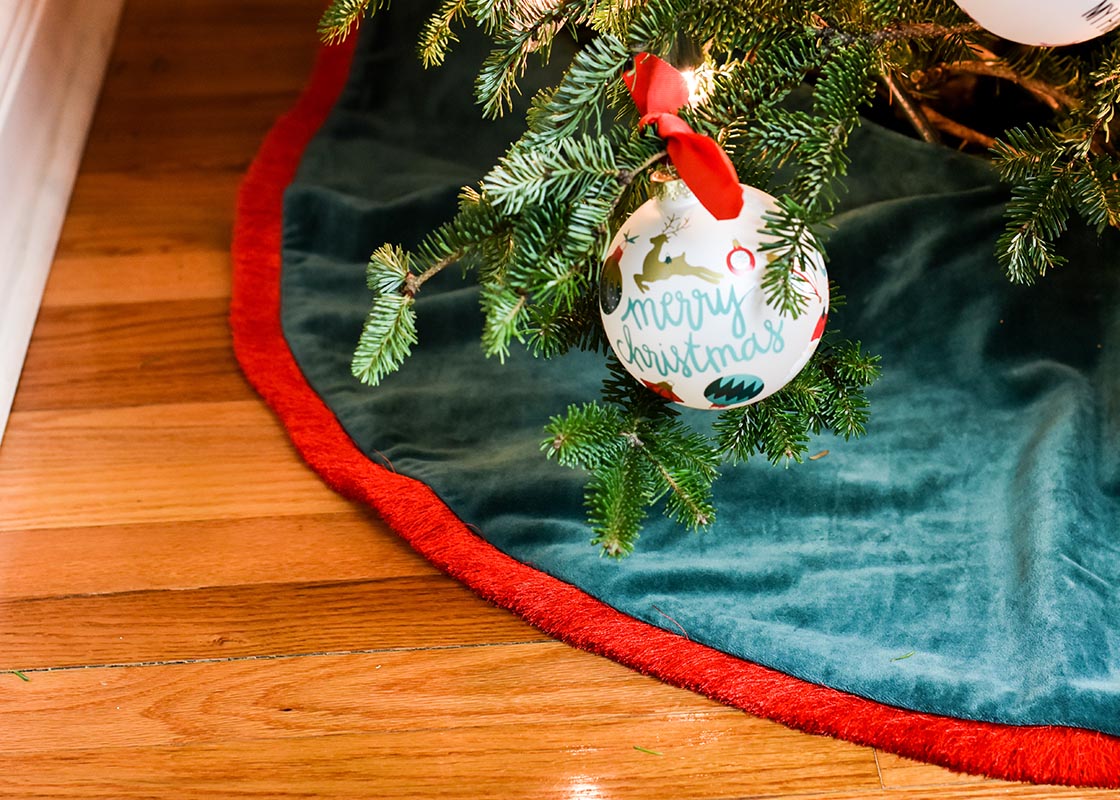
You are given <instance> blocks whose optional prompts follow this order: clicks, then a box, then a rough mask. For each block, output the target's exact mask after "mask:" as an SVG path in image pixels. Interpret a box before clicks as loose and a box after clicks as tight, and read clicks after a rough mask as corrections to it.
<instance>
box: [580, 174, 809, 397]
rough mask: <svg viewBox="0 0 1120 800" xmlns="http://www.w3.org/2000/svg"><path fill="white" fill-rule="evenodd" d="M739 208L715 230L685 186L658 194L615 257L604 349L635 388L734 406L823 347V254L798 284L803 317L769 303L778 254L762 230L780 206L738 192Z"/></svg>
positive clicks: (764, 391) (610, 259) (616, 245)
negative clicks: (767, 286)
mask: <svg viewBox="0 0 1120 800" xmlns="http://www.w3.org/2000/svg"><path fill="white" fill-rule="evenodd" d="M739 196H740V197H741V198H742V201H743V202H742V209H741V211H740V212H739V214H738V215H737V216H736V217H734V218H733V219H728V220H718V219H716V218H715V217H714V216H713V215H712V214H711V213H710V212H709V211H708V210H707V209H705V208H704V207H703V206H702V205H701V204H700V202H699V200H698V199H697V198H696V196H695V194H694V193H693V192H691V191H690V190H689V188H688V187H687V186H685V185H684V183H683V181H680V180H672V181H669V182H666V183H663V184H662V185H661V191H660V194H659V196H656V197H654V198H653V199H651V200H648V201H647V202H645V203H644V204H642V205H641V206H640V207H639V208H638V210H637V211H635V212H634V214H633V215H632V216H631V217H630V218H629V219H628V220H627V221H626V222H625V223H623V225H622V227H621V228H620V230H619V232H618V234H617V235H616V236H615V237H614V240H613V241H612V242H611V244H610V246H609V247H608V249H607V258H606V260H605V262H604V264H603V270H602V275H601V278H600V284H599V306H600V312H601V314H602V318H603V328H604V330H605V331H606V334H607V340H608V341H609V342H610V345H611V348H612V349H613V350H614V353H615V355H616V356H617V357H618V359H619V361H621V362H622V364H623V365H624V366H625V367H626V369H627V371H629V372H630V374H631V375H633V376H634V377H635V378H636V379H637V380H639V381H640V382H641V383H643V384H644V385H645V386H647V387H648V388H649V389H651V390H652V391H654V392H657V393H658V394H660V395H661V396H662V397H665V398H666V399H668V400H671V401H673V402H676V403H681V404H682V405H686V406H691V407H693V408H730V407H733V406H741V405H746V404H748V403H754V402H757V401H759V400H762V399H763V398H764V397H768V396H769V395H771V394H773V393H774V392H776V391H778V390H779V389H780V388H782V387H783V386H785V385H786V384H787V383H789V381H790V380H792V379H793V377H794V376H796V375H797V373H798V372H800V371H801V369H802V368H803V367H804V366H805V364H806V362H808V360H809V358H810V356H812V355H813V352H814V351H815V350H816V349H817V344H818V342H819V341H820V338H821V334H822V333H823V332H824V325H825V321H826V319H827V317H828V275H827V274H826V272H825V267H824V261H823V259H822V258H820V257H819V255H818V256H817V257H816V258H815V259H812V264H811V268H810V269H808V270H806V271H805V272H798V273H796V274H795V285H796V287H797V288H798V290H799V291H800V292H801V294H802V296H803V297H804V298H805V301H806V303H805V308H804V310H803V311H802V313H801V314H800V315H799V316H798V317H797V318H796V319H794V318H793V317H791V316H788V315H783V314H782V313H780V312H779V311H778V310H776V309H774V308H772V307H770V306H769V305H767V303H766V299H765V292H764V291H763V289H762V277H763V275H764V274H765V272H766V270H767V268H768V265H769V263H770V257H771V256H772V255H773V254H772V253H770V252H762V251H761V246H762V245H763V244H765V243H766V242H767V241H769V240H768V239H767V238H766V237H765V236H764V235H763V234H761V233H760V232H759V231H760V229H761V228H762V227H763V224H764V222H763V218H762V217H763V214H765V213H767V212H769V211H773V210H775V209H776V208H777V206H776V204H775V202H774V198H773V197H771V196H770V195H768V194H766V193H765V192H762V191H759V190H758V189H755V188H753V187H750V186H744V185H742V184H740V185H739Z"/></svg>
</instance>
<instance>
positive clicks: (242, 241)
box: [230, 44, 1120, 788]
mask: <svg viewBox="0 0 1120 800" xmlns="http://www.w3.org/2000/svg"><path fill="white" fill-rule="evenodd" d="M352 50H353V45H352V44H350V45H344V46H341V47H333V48H324V49H323V50H322V51H321V52H320V55H319V57H318V60H317V62H316V65H315V69H314V72H313V74H312V77H311V79H310V81H309V83H308V85H307V87H306V88H305V89H304V91H303V94H302V95H301V96H300V98H299V100H298V101H297V103H296V104H295V106H293V108H292V109H291V111H289V112H288V113H287V114H285V115H284V116H283V117H281V118H280V119H279V120H278V121H277V122H276V124H275V126H274V127H273V128H272V130H271V131H270V132H269V134H268V136H267V138H266V139H265V141H264V143H263V145H262V146H261V148H260V151H259V152H258V154H257V156H256V159H255V160H254V161H253V163H252V165H251V166H250V168H249V170H248V172H247V174H246V176H245V178H244V180H243V182H242V185H241V188H240V192H239V196H238V201H237V212H236V219H235V223H234V231H233V245H232V260H233V295H232V301H231V304H230V323H231V327H232V330H233V340H234V350H235V352H236V355H237V360H238V361H239V362H240V364H241V367H242V369H243V370H244V372H245V374H246V376H247V377H248V379H249V381H250V382H251V383H252V385H253V386H254V388H255V389H256V390H257V391H258V392H259V393H260V394H261V396H262V397H263V398H264V399H265V401H266V402H267V403H268V404H269V406H271V407H272V409H273V410H274V411H275V412H276V414H277V415H278V416H279V417H280V420H281V422H282V423H283V424H284V426H285V427H286V428H287V430H288V433H289V435H290V437H291V439H292V442H293V443H294V444H295V447H296V448H297V450H298V451H299V453H300V455H301V456H302V457H303V458H304V459H305V460H306V461H307V463H308V464H309V465H310V466H311V467H312V468H313V469H314V470H315V471H316V472H318V473H319V475H320V476H321V477H322V478H323V479H324V480H325V481H326V482H327V483H328V484H329V485H330V486H332V487H333V488H334V489H335V490H337V491H338V492H340V493H341V494H343V495H345V496H346V497H349V498H351V499H353V500H356V501H359V502H362V503H365V504H368V505H369V506H371V507H372V508H373V509H374V510H376V511H377V513H378V514H380V515H381V517H382V518H383V519H384V520H385V522H386V523H387V524H388V525H389V526H390V527H392V528H393V530H395V531H396V532H397V533H398V534H400V535H401V536H402V537H403V538H404V539H405V540H407V541H408V542H409V543H410V544H411V545H412V547H413V548H415V549H416V550H417V551H418V552H419V553H420V554H422V555H423V556H424V557H425V558H427V559H428V560H429V561H431V562H432V563H433V564H434V565H436V566H437V567H438V568H439V569H441V570H443V571H444V572H446V573H447V574H449V575H451V576H453V577H454V578H456V579H458V580H460V581H462V582H463V583H465V584H466V585H467V586H469V587H470V588H471V589H473V590H474V591H475V592H476V593H478V594H479V595H480V596H482V597H484V598H486V599H487V600H489V601H491V602H493V603H496V604H497V605H500V606H503V607H505V608H507V609H509V610H511V611H513V612H514V613H516V614H518V615H519V616H521V617H522V618H524V619H525V620H526V621H528V622H529V623H530V624H532V625H533V626H534V627H536V628H538V629H540V630H541V631H543V632H545V633H547V634H549V635H551V636H554V637H556V638H558V639H561V640H563V641H564V642H567V643H568V644H570V645H573V646H575V647H579V648H581V649H584V650H587V651H590V652H593V653H597V654H599V655H602V656H605V657H607V658H610V659H613V660H615V661H618V662H619V663H622V664H625V665H626V666H628V667H630V668H632V669H635V670H638V671H640V672H643V673H645V674H648V675H652V676H654V677H657V678H659V679H660V680H662V681H665V682H666V683H670V684H673V685H675V686H679V687H683V688H686V689H690V690H692V691H695V692H698V693H700V694H704V695H707V696H708V697H711V698H713V699H715V700H718V701H720V702H723V703H726V704H728V705H732V706H736V707H738V708H741V709H742V710H744V711H747V712H749V713H751V714H754V715H756V716H760V717H766V718H768V719H772V720H775V721H777V722H781V723H782V724H784V725H787V726H789V727H791V728H796V729H798V730H802V731H805V732H808V733H814V734H826V735H830V736H834V737H837V738H840V739H845V740H847V741H850V742H854V743H856V744H861V745H868V746H874V747H879V748H881V749H883V750H887V751H890V752H892V753H897V754H899V755H902V756H906V757H909V758H914V759H918V760H921V761H926V762H930V763H933V764H939V765H942V766H946V767H950V768H953V769H957V770H960V771H963V772H971V773H976V774H980V775H987V776H990V777H994V778H1002V779H1005V780H1018V781H1031V782H1035V783H1057V784H1068V785H1075V786H1097V787H1104V788H1120V738H1118V737H1114V736H1109V735H1106V734H1103V733H1099V732H1096V731H1089V730H1084V729H1080V728H1069V727H1059V726H1022V727H1020V726H1011V725H1000V724H994V723H986V722H974V721H969V720H960V719H954V718H951V717H942V716H935V715H932V714H923V713H918V712H913V711H906V710H902V709H899V708H894V707H892V706H887V705H883V704H881V703H876V702H874V701H871V700H866V699H864V698H861V697H857V696H855V695H851V694H846V693H844V692H840V691H837V690H835V689H829V688H827V687H823V686H818V685H816V684H812V683H807V682H805V681H802V680H800V679H798V678H794V677H791V676H789V675H785V674H783V673H780V672H777V671H775V670H771V669H768V668H766V667H762V666H759V665H757V664H753V663H751V662H748V661H743V660H741V659H738V658H735V657H733V656H730V655H727V654H725V653H721V652H719V651H717V650H714V649H712V648H710V647H707V646H705V645H701V644H698V643H696V642H692V641H690V640H688V639H686V638H684V637H682V636H678V635H676V634H673V633H669V632H667V631H664V630H661V629H660V628H656V627H653V626H651V625H648V624H646V623H644V622H641V621H639V620H636V619H634V618H632V617H629V616H627V615H625V614H623V613H621V612H619V611H616V610H615V609H613V608H611V607H610V606H607V605H605V604H603V603H601V602H599V601H598V600H595V599H594V598H592V597H590V596H589V595H587V594H585V593H584V592H583V591H581V590H580V589H578V588H576V587H574V586H572V585H570V584H567V583H564V582H562V581H560V580H557V579H556V578H553V577H550V576H549V575H546V574H544V573H542V572H539V571H537V570H535V569H533V568H531V567H528V566H526V565H525V564H522V563H521V562H519V561H516V560H514V559H512V558H510V557H509V556H507V555H505V554H503V553H501V552H500V551H498V550H497V549H495V548H494V547H493V546H491V545H490V544H488V543H487V542H485V541H484V540H482V539H481V538H479V537H478V536H476V535H475V534H474V533H473V532H472V531H471V530H470V529H469V528H468V527H467V526H466V525H465V524H464V523H463V522H462V521H461V520H460V519H459V518H458V517H456V515H455V514H454V512H452V511H451V509H449V508H448V507H447V506H445V505H444V504H443V503H442V502H441V501H440V500H439V499H438V498H437V497H436V496H435V494H434V493H433V492H432V491H431V489H429V488H428V487H427V486H426V485H424V484H423V483H420V482H419V481H416V480H413V479H411V478H407V477H404V476H402V475H398V474H396V473H394V472H391V471H389V470H387V469H384V468H382V467H380V466H378V465H377V464H374V463H373V462H371V461H370V460H369V459H367V458H366V456H365V455H364V454H363V453H362V452H361V451H359V450H358V449H357V447H356V446H355V445H354V443H353V442H352V441H351V440H350V438H349V437H348V436H347V435H346V433H345V431H344V430H343V429H342V427H341V426H340V425H339V423H338V421H337V420H336V419H335V417H334V414H333V413H332V412H331V410H330V409H329V408H328V407H327V406H326V405H325V404H324V403H323V401H322V400H321V399H320V398H319V396H318V395H317V394H316V393H315V391H314V390H313V389H312V388H311V386H310V385H309V384H308V383H307V382H306V380H305V379H304V377H303V374H302V373H301V372H300V369H299V367H298V366H297V364H296V361H295V359H294V357H293V355H292V353H291V351H290V350H289V349H288V345H287V342H286V340H285V339H284V335H283V332H282V330H281V326H280V280H279V276H280V266H281V264H280V247H281V232H282V220H281V211H282V200H283V193H284V189H285V188H286V187H287V186H288V184H289V183H290V182H291V181H292V179H293V177H294V175H295V172H296V168H297V166H298V164H299V161H300V158H301V156H302V153H303V150H304V148H305V147H306V146H307V144H308V142H309V141H310V140H311V138H312V137H313V136H314V134H315V132H316V131H317V130H318V129H319V127H320V126H321V125H322V123H323V121H324V120H325V119H326V117H327V115H328V113H329V112H330V109H331V107H332V106H333V105H334V102H335V100H336V99H337V97H338V95H339V93H340V92H341V90H342V87H343V85H344V83H345V80H346V77H347V72H348V68H349V63H350V56H351V53H352Z"/></svg>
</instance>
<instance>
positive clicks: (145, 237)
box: [57, 170, 241, 257]
mask: <svg viewBox="0 0 1120 800" xmlns="http://www.w3.org/2000/svg"><path fill="white" fill-rule="evenodd" d="M240 180H241V176H240V175H238V174H237V173H235V172H230V171H226V170H215V171H205V172H204V171H199V170H187V171H183V172H176V173H170V172H162V173H147V172H143V173H122V172H106V173H91V172H86V171H82V172H81V173H79V175H78V180H77V181H76V182H75V184H74V195H73V197H72V198H71V200H70V212H69V215H68V216H67V218H66V222H65V224H64V225H63V227H62V236H61V238H60V240H59V243H58V251H57V254H58V255H59V256H61V257H73V256H77V255H101V256H105V255H113V256H119V255H134V254H138V253H168V252H171V251H174V250H184V249H185V250H188V251H191V250H206V251H210V252H228V249H229V243H230V235H231V231H232V228H233V207H234V198H235V196H236V193H237V186H238V184H239V183H240Z"/></svg>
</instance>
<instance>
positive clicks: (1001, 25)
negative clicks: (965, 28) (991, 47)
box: [956, 0, 1120, 47]
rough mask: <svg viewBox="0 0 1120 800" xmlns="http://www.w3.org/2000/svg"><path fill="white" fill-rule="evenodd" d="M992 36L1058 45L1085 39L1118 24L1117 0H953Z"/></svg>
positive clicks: (1034, 43)
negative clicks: (992, 34)
mask: <svg viewBox="0 0 1120 800" xmlns="http://www.w3.org/2000/svg"><path fill="white" fill-rule="evenodd" d="M956 2H957V5H958V6H960V7H961V8H962V9H963V10H964V11H965V12H966V13H967V14H968V15H969V16H970V17H972V18H973V19H974V20H976V21H977V22H978V23H980V24H981V25H983V26H984V27H985V28H987V29H988V30H989V31H991V32H992V33H994V34H995V35H996V36H1000V37H1002V38H1004V39H1010V40H1011V41H1013V42H1020V43H1022V44H1033V45H1041V46H1044V47H1058V46H1061V45H1066V44H1076V43H1077V42H1086V41H1088V40H1089V39H1094V38H1096V37H1097V36H1101V35H1103V34H1105V33H1108V32H1109V31H1110V30H1112V29H1113V28H1115V27H1117V26H1120V1H1118V0H956Z"/></svg>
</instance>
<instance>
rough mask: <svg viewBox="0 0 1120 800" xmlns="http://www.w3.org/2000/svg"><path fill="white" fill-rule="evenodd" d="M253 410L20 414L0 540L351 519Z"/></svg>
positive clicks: (6, 468)
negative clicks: (57, 531)
mask: <svg viewBox="0 0 1120 800" xmlns="http://www.w3.org/2000/svg"><path fill="white" fill-rule="evenodd" d="M293 452H294V451H293V450H292V448H291V445H290V444H289V442H288V440H287V437H286V435H285V434H284V432H283V429H282V428H281V427H280V425H279V423H277V422H276V420H275V418H274V417H273V416H272V414H271V412H270V411H269V410H268V408H266V407H265V406H264V405H263V404H262V403H260V402H259V401H256V400H246V401H241V402H229V403H188V404H180V405H171V404H169V405H161V406H141V407H136V408H109V409H94V410H90V411H85V410H69V411H29V412H23V413H19V414H13V415H12V419H11V422H10V424H9V428H8V432H7V434H6V436H5V439H4V450H3V456H4V457H3V458H2V459H0V509H3V514H2V515H0V531H3V530H25V529H34V528H72V527H77V526H82V525H90V526H100V525H119V524H128V523H138V522H182V521H190V520H207V519H220V518H227V519H245V518H252V517H267V516H287V515H304V514H321V513H334V512H344V511H347V510H349V509H350V508H351V507H352V506H351V505H350V503H349V502H348V501H347V500H345V499H343V498H342V497H340V496H339V495H338V494H336V493H335V492H333V491H332V490H331V489H330V488H329V487H328V486H326V485H325V484H324V483H323V482H322V481H321V480H320V479H319V478H318V476H316V475H315V474H314V473H313V472H312V471H311V470H310V469H309V468H308V467H306V466H305V465H304V464H303V463H302V462H299V461H298V460H297V459H295V458H293V457H292V455H293Z"/></svg>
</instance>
